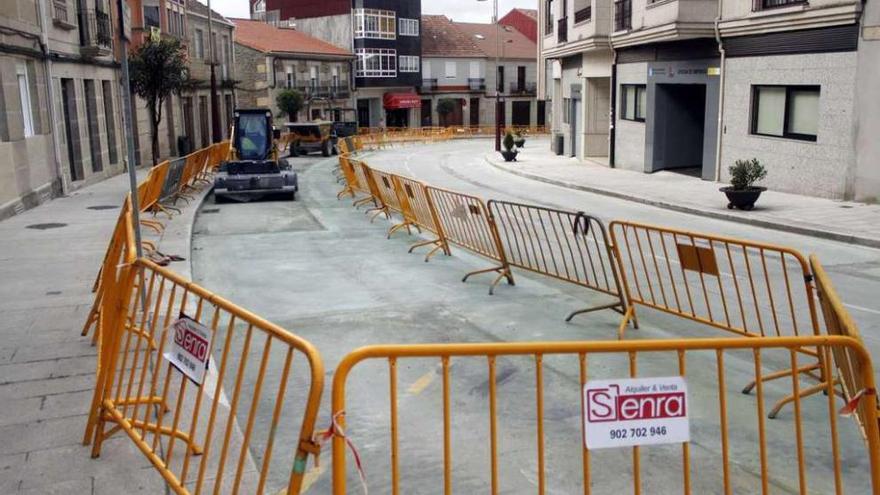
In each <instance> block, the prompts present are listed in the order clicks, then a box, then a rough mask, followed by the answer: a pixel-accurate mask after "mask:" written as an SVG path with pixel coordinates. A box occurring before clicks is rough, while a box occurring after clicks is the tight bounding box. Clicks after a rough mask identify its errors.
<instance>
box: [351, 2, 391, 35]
mask: <svg viewBox="0 0 880 495" xmlns="http://www.w3.org/2000/svg"><path fill="white" fill-rule="evenodd" d="M352 18H353V22H354V37H355V39H364V38H372V39H380V40H394V39H397V12H395V11H393V10H379V9H354V15H353V16H352Z"/></svg>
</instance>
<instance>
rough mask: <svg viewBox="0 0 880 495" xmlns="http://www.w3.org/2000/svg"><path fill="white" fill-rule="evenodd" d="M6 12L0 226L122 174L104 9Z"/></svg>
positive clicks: (0, 76)
mask: <svg viewBox="0 0 880 495" xmlns="http://www.w3.org/2000/svg"><path fill="white" fill-rule="evenodd" d="M8 7H11V8H6V9H3V11H2V12H0V24H2V25H3V26H4V32H3V33H2V34H0V38H2V41H0V88H2V89H0V108H2V112H0V218H3V217H6V216H9V215H12V214H15V213H19V212H21V211H23V210H24V209H26V208H29V207H32V206H35V205H37V204H39V203H42V202H44V201H46V200H48V199H50V198H52V197H54V196H56V195H58V194H62V193H66V192H69V191H72V190H75V189H77V188H79V187H82V186H83V185H86V184H90V183H93V182H95V181H97V180H101V179H103V178H106V177H108V176H110V175H112V174H115V173H117V172H119V171H120V170H121V168H122V156H123V144H122V137H121V135H120V134H119V132H118V129H119V117H118V115H119V113H118V111H117V110H118V109H119V108H120V101H119V95H120V93H119V73H118V70H117V69H118V55H119V54H118V52H117V50H116V49H117V42H116V41H117V40H116V36H115V33H114V31H113V29H112V26H113V25H114V23H113V18H114V14H113V12H112V9H111V5H110V4H108V3H106V2H105V1H102V0H88V1H83V2H77V3H73V2H72V0H54V1H52V2H39V1H34V0H14V1H13V2H12V4H11V5H9V6H8Z"/></svg>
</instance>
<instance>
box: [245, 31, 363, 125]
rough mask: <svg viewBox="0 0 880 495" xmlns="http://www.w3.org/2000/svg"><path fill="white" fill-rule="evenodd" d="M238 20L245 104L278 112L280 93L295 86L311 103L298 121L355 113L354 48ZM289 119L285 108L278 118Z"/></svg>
mask: <svg viewBox="0 0 880 495" xmlns="http://www.w3.org/2000/svg"><path fill="white" fill-rule="evenodd" d="M233 22H234V23H235V27H236V38H235V60H236V65H237V66H238V74H239V76H238V78H239V84H238V90H237V100H238V103H239V105H240V106H242V107H249V108H254V107H259V108H263V107H268V108H272V109H273V110H275V111H276V112H278V111H279V109H278V108H277V105H276V103H275V99H276V98H277V96H278V94H279V93H280V92H281V91H282V90H284V89H287V88H293V89H296V90H298V91H299V92H300V93H302V94H303V97H304V100H305V107H304V108H303V109H302V110H301V111H300V112H299V115H297V116H296V117H295V120H297V121H308V120H337V121H341V120H352V119H354V118H355V108H354V102H353V99H352V92H351V86H350V83H349V81H350V80H351V65H352V61H353V59H354V55H353V54H352V53H351V51H349V50H345V49H342V48H339V47H337V46H334V45H331V44H330V43H328V42H326V41H323V40H319V39H317V38H313V37H311V36H309V35H307V34H305V33H302V32H300V31H298V30H294V29H289V28H278V27H275V26H272V25H269V24H267V23H265V22H262V21H255V20H245V19H233ZM286 121H287V117H286V116H284V117H282V116H281V115H280V112H279V117H278V122H277V123H278V124H283V123H284V122H286Z"/></svg>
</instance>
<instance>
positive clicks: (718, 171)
mask: <svg viewBox="0 0 880 495" xmlns="http://www.w3.org/2000/svg"><path fill="white" fill-rule="evenodd" d="M723 5H724V0H718V16H717V17H715V42H716V43H718V52H719V53H721V68H720V70H721V75H720V77H721V79H720V80H719V81H718V129H717V133H716V136H715V182H720V181H721V139H722V138H723V136H724V74H725V72H726V70H725V65H726V62H727V56H726V54H725V53H724V43H723V42H722V41H721V29H720V28H719V24H720V23H721V12H722V10H721V9H722V6H723Z"/></svg>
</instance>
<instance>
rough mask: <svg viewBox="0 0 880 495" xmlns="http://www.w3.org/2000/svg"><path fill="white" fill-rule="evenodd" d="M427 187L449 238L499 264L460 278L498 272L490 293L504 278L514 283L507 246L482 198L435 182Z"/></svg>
mask: <svg viewBox="0 0 880 495" xmlns="http://www.w3.org/2000/svg"><path fill="white" fill-rule="evenodd" d="M425 190H426V191H427V196H428V198H430V204H431V205H433V206H434V208H435V209H436V212H437V218H438V219H439V225H440V228H441V229H443V235H444V237H445V239H446V240H447V241H448V242H451V243H453V244H457V245H458V246H461V247H463V248H465V249H467V250H468V251H472V252H474V253H476V254H479V255H481V256H485V257H487V258H489V259H492V260H495V261H497V262H498V266H493V267H491V268H486V269H483V270H476V271H473V272H470V273H468V274H466V275H465V276H464V278H463V279H462V280H461V281H462V282H466V281H467V279H468V277H470V276H471V275H476V274H478V273H489V272H497V273H498V276H497V277H496V278H495V280H494V281H493V282H492V284H491V285H490V286H489V294H492V293H493V292H494V289H495V286H496V285H498V282H500V281H501V279H502V278H506V279H507V283H508V284H510V285H514V281H513V272H511V271H510V264H509V263H508V262H507V257H506V256H505V252H504V246H503V245H502V244H501V239H500V238H499V237H498V229H497V228H496V226H495V221H494V220H493V219H492V216H491V215H490V214H489V210H488V209H487V208H486V205H485V203H483V200H482V199H480V198H478V197H476V196H471V195H468V194H463V193H459V192H455V191H450V190H448V189H440V188H437V187H433V186H426V188H425Z"/></svg>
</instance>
